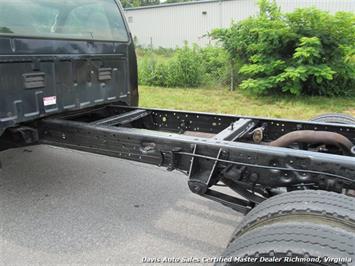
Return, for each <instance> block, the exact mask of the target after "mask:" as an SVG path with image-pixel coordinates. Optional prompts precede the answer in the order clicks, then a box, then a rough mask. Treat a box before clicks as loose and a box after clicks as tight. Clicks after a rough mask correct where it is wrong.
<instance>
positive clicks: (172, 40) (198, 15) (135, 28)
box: [125, 0, 355, 48]
mask: <svg viewBox="0 0 355 266" xmlns="http://www.w3.org/2000/svg"><path fill="white" fill-rule="evenodd" d="M276 2H277V3H278V5H279V6H280V7H281V10H282V11H286V12H287V11H292V10H294V9H296V8H299V7H312V6H314V7H317V8H319V9H322V10H327V11H331V12H336V11H351V12H355V0H276ZM125 12H126V16H127V20H128V24H129V26H130V29H131V31H132V34H133V36H134V37H136V39H137V42H138V44H139V45H142V46H145V47H146V46H149V45H153V47H155V48H157V47H165V48H175V47H176V46H182V45H183V44H184V42H185V41H187V42H189V43H197V44H198V45H201V46H204V45H206V44H208V43H209V42H210V40H209V38H207V37H206V33H208V32H209V31H211V30H212V29H214V28H221V27H228V26H229V25H230V24H231V22H232V20H241V19H244V18H247V17H249V16H251V15H255V14H257V12H258V7H257V0H221V1H218V0H207V1H198V2H185V3H177V4H162V5H158V6H148V7H139V8H128V9H126V11H125Z"/></svg>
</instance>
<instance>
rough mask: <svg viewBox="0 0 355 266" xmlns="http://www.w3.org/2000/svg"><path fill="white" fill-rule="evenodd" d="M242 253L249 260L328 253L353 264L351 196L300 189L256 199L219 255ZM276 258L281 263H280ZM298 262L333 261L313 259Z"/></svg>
mask: <svg viewBox="0 0 355 266" xmlns="http://www.w3.org/2000/svg"><path fill="white" fill-rule="evenodd" d="M270 254H271V255H270ZM245 256H248V257H249V258H255V259H257V258H258V257H259V259H260V258H261V257H263V258H272V257H280V258H284V257H290V258H295V257H297V258H307V257H324V256H329V257H334V258H338V257H345V258H352V260H353V261H354V262H355V198H352V197H349V196H345V195H343V194H337V193H333V192H327V191H314V190H303V191H293V192H288V193H284V194H281V195H278V196H275V197H272V198H270V199H268V200H266V201H264V202H262V203H261V204H259V205H258V206H257V207H255V208H254V209H253V210H251V211H250V212H249V213H248V215H246V216H245V218H244V219H243V221H242V222H241V223H240V224H239V226H238V227H237V229H236V231H235V232H234V234H233V236H232V238H231V241H230V243H229V245H228V247H227V249H226V251H225V252H224V254H223V256H222V257H225V258H228V257H245ZM281 262H282V264H281V265H284V264H285V263H286V261H281ZM260 263H262V265H265V262H260V261H258V260H257V261H256V262H255V263H254V264H252V263H249V264H248V265H259V264H260ZM216 265H244V263H243V262H237V263H220V264H216ZM266 265H267V264H266ZM270 265H275V262H273V263H271V264H270ZM292 265H296V264H294V263H293V264H292ZM298 265H337V264H334V263H330V262H325V261H318V262H316V263H313V264H309V263H299V264H298ZM340 265H353V264H351V263H344V264H340Z"/></svg>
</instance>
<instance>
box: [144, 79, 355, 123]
mask: <svg viewBox="0 0 355 266" xmlns="http://www.w3.org/2000/svg"><path fill="white" fill-rule="evenodd" d="M140 106H142V107H147V108H163V109H176V110H188V111H200V112H213V113H224V114H238V115H250V116H263V117H275V118H290V119H300V120H307V119H310V118H311V117H313V116H316V115H319V114H324V113H347V114H352V115H354V116H355V97H351V98H350V97H349V98H327V97H309V96H308V97H291V96H288V97H287V96H273V97H271V96H252V95H248V94H246V93H244V92H240V91H234V92H231V91H229V90H228V89H226V88H224V89H222V88H213V89H212V88H193V89H186V88H156V87H148V86H140Z"/></svg>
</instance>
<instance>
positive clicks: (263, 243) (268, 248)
mask: <svg viewBox="0 0 355 266" xmlns="http://www.w3.org/2000/svg"><path fill="white" fill-rule="evenodd" d="M354 243H355V237H354V235H353V234H350V233H348V232H346V231H344V230H341V229H338V228H332V227H330V226H323V225H318V224H310V223H302V222H297V223H294V222H287V223H282V224H278V223H276V224H271V225H268V226H264V227H261V228H258V229H255V230H252V231H249V232H246V233H245V234H243V235H242V236H240V237H239V238H237V239H235V240H234V241H233V242H232V243H231V244H230V245H229V246H228V248H227V249H226V251H225V252H224V253H223V255H222V258H224V259H226V260H231V259H234V260H235V259H236V258H242V259H240V260H243V259H249V261H251V260H254V261H252V262H249V263H246V262H245V261H244V262H243V261H239V262H238V261H234V262H227V263H216V265H238V266H241V265H249V266H254V265H287V264H288V263H289V264H291V262H293V263H292V265H326V266H328V265H329V266H330V265H353V264H352V262H351V261H354V259H355V255H354V251H355V246H354ZM325 258H333V259H335V258H341V259H343V260H344V261H342V262H341V263H339V264H338V263H334V261H326V260H325ZM275 259H279V261H277V260H275ZM303 260H304V261H303ZM266 262H268V263H266ZM295 262H296V263H297V264H295Z"/></svg>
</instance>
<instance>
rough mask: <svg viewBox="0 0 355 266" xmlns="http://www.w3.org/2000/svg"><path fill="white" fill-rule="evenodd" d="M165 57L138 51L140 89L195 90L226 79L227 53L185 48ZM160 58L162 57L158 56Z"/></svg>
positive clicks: (218, 49)
mask: <svg viewBox="0 0 355 266" xmlns="http://www.w3.org/2000/svg"><path fill="white" fill-rule="evenodd" d="M168 53H169V54H171V55H172V56H170V57H168V56H166V55H167V53H162V49H159V50H154V51H148V50H140V51H138V53H137V54H138V57H139V60H138V75H139V83H140V84H142V85H152V86H163V87H198V86H201V85H206V84H216V83H220V82H222V81H223V80H225V79H226V69H227V68H226V66H227V53H226V52H225V51H224V50H223V49H221V48H215V47H207V48H203V49H201V48H199V47H198V46H196V45H194V46H192V47H190V46H188V45H187V44H186V45H185V46H184V47H183V48H180V49H176V51H175V52H174V53H172V52H171V51H170V50H168ZM162 54H164V55H162Z"/></svg>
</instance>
